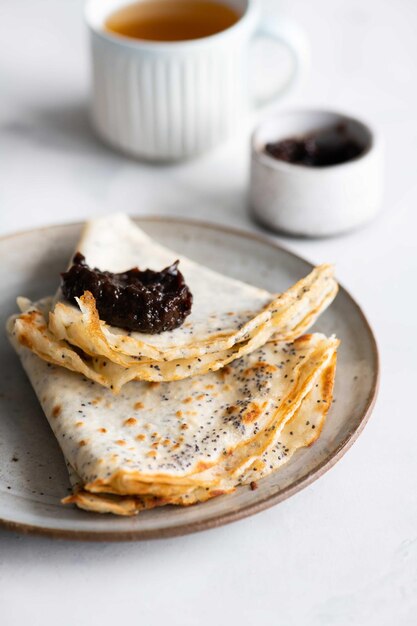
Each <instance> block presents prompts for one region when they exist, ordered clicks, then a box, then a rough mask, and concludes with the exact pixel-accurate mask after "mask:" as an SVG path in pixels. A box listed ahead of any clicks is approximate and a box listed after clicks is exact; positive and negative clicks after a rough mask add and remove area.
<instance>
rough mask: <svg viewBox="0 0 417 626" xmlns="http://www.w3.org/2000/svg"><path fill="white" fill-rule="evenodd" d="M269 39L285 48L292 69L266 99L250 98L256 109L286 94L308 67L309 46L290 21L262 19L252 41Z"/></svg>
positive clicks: (299, 30)
mask: <svg viewBox="0 0 417 626" xmlns="http://www.w3.org/2000/svg"><path fill="white" fill-rule="evenodd" d="M258 38H260V39H270V40H272V41H275V42H277V43H279V44H280V45H281V46H285V48H287V50H288V51H289V52H290V55H291V60H292V69H291V72H290V73H289V76H288V78H287V80H285V81H284V83H283V84H281V85H279V86H278V87H277V88H276V89H275V90H274V91H273V93H272V94H270V95H268V96H266V97H257V96H256V95H253V96H252V103H253V105H254V106H255V107H256V108H258V107H261V106H265V105H266V104H269V103H270V102H271V101H273V100H275V99H276V98H277V97H278V96H280V95H282V94H283V93H284V92H286V91H287V90H288V89H289V88H290V87H292V86H293V85H294V83H295V82H296V81H298V80H299V79H300V76H301V75H302V74H303V73H304V72H305V71H306V70H307V69H308V67H309V65H310V45H309V42H308V38H307V36H306V34H305V33H304V30H303V29H302V28H301V27H300V26H298V24H297V23H296V22H294V21H293V20H292V19H290V18H287V17H284V16H282V17H281V16H280V17H279V18H278V20H277V21H275V20H274V19H273V18H263V20H262V21H261V23H260V25H259V26H258V29H257V31H256V33H255V35H254V39H258Z"/></svg>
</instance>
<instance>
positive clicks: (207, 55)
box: [86, 0, 308, 161]
mask: <svg viewBox="0 0 417 626" xmlns="http://www.w3.org/2000/svg"><path fill="white" fill-rule="evenodd" d="M195 1H196V2H198V0H195ZM220 1H221V2H223V3H224V4H228V5H229V6H231V7H232V8H233V9H235V10H236V11H237V12H238V13H239V15H240V16H241V17H240V19H239V20H238V21H237V22H236V23H235V24H234V25H233V26H231V27H230V28H228V29H226V30H224V31H222V32H219V33H216V34H214V35H211V36H209V37H203V38H201V39H193V40H187V41H175V42H158V41H142V40H138V39H131V38H127V37H123V36H119V35H117V34H113V33H109V32H106V30H105V26H104V25H105V21H106V19H107V18H108V17H109V15H110V14H111V13H112V12H113V11H115V10H116V9H118V8H120V7H121V6H125V5H126V4H129V0H90V1H89V2H88V3H87V6H86V21H87V24H88V26H89V31H90V39H91V53H92V120H93V124H94V127H95V129H96V131H97V133H98V134H99V136H100V137H101V138H102V139H103V140H104V141H106V142H107V143H109V144H110V145H111V146H113V147H115V148H117V149H119V150H122V151H123V152H126V153H128V154H130V155H133V156H135V157H139V158H145V159H150V160H162V161H173V160H180V159H186V158H189V157H191V156H194V155H197V154H200V153H202V152H204V151H206V150H208V149H209V148H211V147H213V146H215V145H216V144H218V143H219V142H221V141H222V140H224V139H226V138H227V137H228V136H230V135H231V134H232V133H233V131H235V130H236V129H237V128H238V127H239V125H240V124H241V123H242V120H243V119H244V117H245V115H246V114H247V112H248V111H249V110H250V107H251V102H250V100H251V98H250V95H249V85H248V83H249V80H248V62H247V51H248V44H249V42H250V40H251V39H253V37H254V36H262V37H268V38H272V39H274V40H277V41H279V43H280V44H283V45H285V46H286V47H287V48H288V50H289V51H290V53H291V58H292V61H293V63H292V71H291V76H290V79H289V80H288V81H287V83H286V87H287V86H288V84H289V83H292V82H293V80H294V79H295V78H296V76H297V75H298V74H299V73H300V71H301V69H302V68H303V66H304V65H305V63H306V60H307V55H308V52H307V45H306V41H305V38H304V36H303V33H302V32H301V31H300V30H299V29H298V27H297V26H296V25H295V24H293V23H292V22H290V21H289V20H284V19H283V18H280V19H279V20H278V21H276V22H275V21H271V20H269V21H268V22H266V23H262V22H261V21H260V14H259V7H258V2H257V1H256V0H220ZM281 91H282V89H281ZM275 95H276V94H275Z"/></svg>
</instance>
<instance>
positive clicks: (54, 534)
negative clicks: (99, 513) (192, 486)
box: [0, 215, 380, 542]
mask: <svg viewBox="0 0 417 626" xmlns="http://www.w3.org/2000/svg"><path fill="white" fill-rule="evenodd" d="M131 217H132V219H133V220H134V221H136V222H138V223H141V222H156V223H158V222H165V223H171V224H175V225H181V224H183V225H184V226H187V225H189V226H197V227H199V228H205V229H208V230H212V231H217V232H221V233H223V234H230V235H233V236H237V237H241V238H242V239H251V240H253V241H258V242H259V243H262V244H264V245H267V246H270V247H271V248H274V249H276V250H281V251H283V252H285V253H287V254H289V255H290V256H292V257H294V258H296V259H297V260H299V261H302V262H303V263H306V264H307V265H309V266H310V267H313V264H312V263H311V262H310V261H308V260H307V259H305V258H304V257H302V256H300V255H299V254H296V253H295V252H293V251H292V250H290V249H288V248H287V247H286V246H283V245H281V244H280V243H277V242H275V241H274V240H273V239H271V238H269V237H268V236H267V235H263V234H259V233H254V232H250V231H245V230H241V229H239V228H233V227H230V226H223V225H221V224H216V223H210V222H206V221H200V220H193V219H188V218H180V217H179V218H176V217H169V216H163V215H161V216H160V215H144V216H137V215H136V216H135V215H133V216H131ZM82 224H83V223H82V222H65V223H62V224H59V223H58V224H50V225H48V226H42V227H39V228H31V229H27V230H22V231H17V232H14V233H10V234H6V235H3V236H2V237H0V245H1V243H2V242H3V241H5V240H9V239H14V238H16V239H17V238H18V237H21V236H25V235H29V234H30V233H33V232H35V231H36V232H43V231H48V230H50V229H52V228H56V227H62V228H65V227H68V228H71V227H81V226H82ZM339 287H340V291H341V292H343V293H344V294H345V295H346V296H347V297H348V298H349V299H350V300H351V302H352V304H353V306H354V307H355V309H356V311H357V313H358V315H359V317H360V318H361V320H362V322H363V326H364V329H365V331H366V332H367V334H368V337H369V340H370V345H371V349H372V356H373V358H374V362H375V369H374V371H373V380H372V384H371V390H370V394H369V399H368V402H367V405H366V406H365V409H364V411H363V414H362V416H361V418H360V420H359V422H358V423H357V425H356V427H354V428H352V429H351V430H350V431H349V432H348V433H347V435H346V437H345V438H344V440H343V441H342V442H341V443H340V444H339V446H338V447H337V448H336V449H335V450H334V451H333V452H332V453H331V454H330V455H329V456H328V457H327V458H326V459H324V460H323V461H322V462H321V463H319V464H318V465H317V466H316V467H315V468H313V469H312V470H311V471H310V472H308V473H307V474H306V475H305V476H303V477H301V478H299V479H298V480H296V481H295V482H294V483H292V484H291V485H289V486H288V487H286V488H284V489H283V490H282V491H280V492H279V493H277V494H273V495H268V496H266V497H265V498H264V499H263V500H261V501H260V502H257V503H254V504H248V505H247V506H244V507H242V508H240V509H238V510H235V511H231V512H228V513H224V514H220V515H218V516H217V517H216V518H213V519H210V520H205V521H202V522H198V521H195V522H192V523H188V524H181V525H179V526H177V527H175V528H166V529H154V530H133V531H126V530H123V531H99V532H90V531H79V530H67V529H66V530H63V529H60V528H50V527H49V528H44V527H42V526H35V525H33V524H23V523H21V522H15V521H13V520H8V519H5V518H0V526H1V527H3V528H6V529H8V530H11V531H14V532H19V533H22V534H27V535H28V534H30V535H39V536H44V537H45V536H46V537H50V538H54V539H68V540H73V541H74V540H75V541H115V542H117V541H141V540H148V539H164V538H168V537H178V536H182V535H188V534H191V533H196V532H200V531H202V530H209V529H210V528H218V527H219V526H223V525H225V524H229V523H231V522H235V521H238V520H240V519H244V518H245V517H249V516H250V515H254V514H255V513H260V512H261V511H264V510H265V509H268V508H270V507H272V506H274V505H275V504H278V503H279V502H282V501H283V500H286V499H287V498H290V497H291V496H293V495H294V494H296V493H297V492H298V491H301V490H302V489H304V488H305V487H308V485H311V483H313V482H314V481H316V480H317V479H318V478H320V477H321V476H322V475H323V474H325V473H326V472H327V471H328V470H329V469H331V468H332V467H333V466H334V465H335V464H336V463H337V462H338V461H339V460H340V459H341V458H342V456H343V455H344V454H345V453H346V452H347V451H348V450H349V448H350V447H351V446H352V445H353V443H354V442H355V441H356V439H357V438H358V437H359V435H360V434H361V432H362V431H363V429H364V428H365V426H366V424H367V422H368V420H369V418H370V416H371V413H372V410H373V407H374V405H375V402H376V398H377V395H378V389H379V381H380V359H379V351H378V345H377V342H376V339H375V335H374V332H373V330H372V328H371V325H370V324H369V322H368V319H367V318H366V316H365V314H364V312H363V311H362V309H361V307H360V306H359V304H358V303H357V302H356V300H355V299H354V298H353V297H352V296H351V295H350V293H349V291H348V290H347V289H345V288H344V287H343V286H342V285H341V284H340V283H339ZM196 506H198V505H196Z"/></svg>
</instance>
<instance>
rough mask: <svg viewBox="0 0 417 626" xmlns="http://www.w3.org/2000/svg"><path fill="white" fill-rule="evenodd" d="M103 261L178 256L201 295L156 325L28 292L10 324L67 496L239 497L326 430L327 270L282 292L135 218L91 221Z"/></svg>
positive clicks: (131, 506) (87, 298) (96, 263)
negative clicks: (160, 240)
mask: <svg viewBox="0 0 417 626" xmlns="http://www.w3.org/2000/svg"><path fill="white" fill-rule="evenodd" d="M77 250H78V251H80V252H81V253H82V254H83V255H84V256H85V258H86V262H87V263H88V264H89V265H90V266H92V267H98V268H100V269H102V270H108V271H112V272H121V271H126V270H127V269H128V268H131V267H135V266H138V267H140V268H145V267H151V268H153V269H154V268H155V269H160V268H161V267H165V266H167V265H170V264H171V263H172V262H173V261H174V260H176V259H179V261H180V265H179V267H180V269H181V272H182V274H183V275H184V277H185V280H186V282H187V284H188V286H189V288H190V290H191V292H192V294H193V308H192V312H191V315H190V316H189V317H187V318H186V321H185V323H183V325H182V326H180V327H179V328H176V329H175V330H172V331H165V332H163V333H160V334H144V333H138V332H131V331H129V332H128V331H126V330H123V329H121V328H116V327H112V326H110V325H108V324H106V323H105V322H104V321H102V320H100V318H99V313H98V311H97V307H96V302H95V299H94V297H93V295H92V294H91V293H89V292H85V293H84V294H83V295H82V296H81V297H80V298H78V299H77V305H74V304H71V303H69V302H67V301H65V300H64V298H63V296H62V293H61V292H60V290H59V291H58V293H57V294H56V296H55V297H49V298H45V299H43V300H41V301H40V302H38V303H31V302H30V301H28V300H26V299H23V298H20V299H19V306H20V308H21V311H22V313H21V314H20V315H16V316H13V317H12V318H11V319H10V320H9V322H8V333H9V337H10V339H11V341H12V344H13V346H14V347H15V349H16V351H17V352H18V354H19V356H20V358H21V360H22V363H23V366H24V368H25V370H26V372H27V374H28V376H29V379H30V381H31V383H32V385H33V387H34V389H35V392H36V394H37V396H38V398H39V401H40V403H41V405H42V407H43V410H44V412H45V415H46V417H47V418H48V421H49V423H50V425H51V428H52V430H53V432H54V434H55V436H56V437H57V439H58V442H59V444H60V446H61V448H62V451H63V453H64V456H65V459H66V461H67V464H68V468H69V472H70V478H71V482H72V483H73V495H71V496H69V497H68V498H66V499H65V500H64V501H65V502H73V503H75V504H77V505H78V506H79V507H81V508H84V509H87V510H91V511H98V512H111V513H115V514H120V515H131V514H134V513H137V512H138V511H140V510H142V509H148V508H152V507H155V506H161V505H165V504H177V505H188V504H193V503H196V502H202V501H204V500H207V499H209V498H212V497H213V496H217V495H220V494H224V493H229V492H232V491H234V490H235V489H236V487H237V486H239V485H243V484H249V483H254V482H256V481H257V480H258V479H260V478H262V477H264V476H266V475H268V474H270V473H271V472H272V471H275V470H277V469H278V468H279V467H281V465H282V464H283V463H285V462H287V461H288V460H289V458H290V457H291V455H292V454H293V453H294V452H295V451H296V450H297V449H299V448H301V447H303V446H307V445H310V444H311V443H312V442H313V441H315V439H316V438H317V437H318V436H319V434H320V431H321V428H322V426H323V423H324V419H325V416H326V413H327V411H328V409H329V406H330V403H331V399H332V388H333V381H334V374H335V365H336V350H337V346H338V343H339V342H338V340H337V339H336V338H334V337H331V338H327V337H325V336H324V335H322V334H319V333H315V334H308V335H306V334H304V333H305V332H306V330H307V329H308V328H309V327H310V326H311V325H312V324H313V323H314V322H315V320H316V319H317V317H318V316H319V315H320V313H321V312H322V311H323V310H324V309H325V308H326V307H327V306H328V305H329V304H330V302H331V301H332V300H333V298H334V297H335V295H336V293H337V284H336V282H335V280H334V278H333V272H332V268H331V266H328V265H323V266H320V267H318V268H316V269H314V270H313V271H312V272H311V274H309V275H308V276H307V277H306V278H304V279H303V280H301V281H300V282H298V283H297V284H296V285H294V286H293V287H291V288H290V289H289V290H288V291H286V292H284V293H282V294H277V295H276V294H271V293H269V292H267V291H265V290H262V289H258V288H256V287H253V286H250V285H247V284H244V283H242V282H240V281H237V280H233V279H230V278H227V277H225V276H222V275H220V274H218V273H216V272H213V271H212V270H209V269H208V268H205V267H203V266H201V265H198V264H196V263H194V262H193V261H190V260H189V259H186V258H185V257H182V256H181V255H178V254H177V253H175V252H173V251H171V250H168V249H166V248H163V247H162V246H160V245H159V244H157V243H156V242H154V241H153V240H152V239H150V238H149V237H148V236H147V235H146V234H145V233H144V232H142V231H141V230H140V229H139V228H138V227H137V226H135V225H134V224H133V223H132V222H131V221H130V220H129V219H128V218H127V217H126V216H124V215H114V216H110V217H106V218H101V219H99V220H95V221H93V222H90V223H89V224H88V225H87V227H86V228H85V230H84V234H83V236H82V238H81V241H80V242H79V244H78V246H77Z"/></svg>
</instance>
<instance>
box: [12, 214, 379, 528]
mask: <svg viewBox="0 0 417 626" xmlns="http://www.w3.org/2000/svg"><path fill="white" fill-rule="evenodd" d="M138 223H139V224H140V226H141V227H143V229H144V230H145V231H146V232H147V233H149V234H150V235H151V236H152V237H154V238H155V239H157V240H159V241H160V242H162V243H163V244H166V245H167V246H169V247H171V248H173V249H174V250H179V251H181V252H182V253H183V254H186V255H187V256H189V257H191V258H192V259H194V260H196V261H198V262H200V263H203V264H205V265H207V266H208V267H212V268H213V269H215V270H217V271H219V272H223V273H224V274H227V275H229V276H233V277H234V278H239V279H241V280H244V281H247V282H249V283H252V284H254V285H256V286H258V287H263V288H265V289H268V290H269V291H272V292H277V291H281V290H284V289H287V288H288V287H289V286H290V285H291V284H292V283H294V282H295V281H297V280H298V279H300V278H301V277H303V276H305V275H306V274H307V273H308V272H309V271H310V270H311V265H310V264H309V263H308V262H307V261H304V260H303V259H301V258H299V257H297V256H295V255H294V254H292V253H290V252H289V251H287V250H284V249H282V248H280V247H279V246H277V245H275V244H274V243H271V242H270V241H268V240H267V239H264V238H262V237H259V236H255V235H249V234H244V233H240V232H238V231H233V230H229V229H225V228H222V227H219V226H209V225H205V224H201V223H198V222H190V221H181V220H167V219H157V218H150V219H140V220H138ZM80 229H81V225H79V224H77V225H74V224H70V225H65V226H53V227H50V228H45V229H40V230H33V231H30V232H24V233H20V234H17V235H13V236H10V237H5V238H3V239H2V240H0V284H1V286H2V298H1V304H0V324H1V328H4V324H5V321H6V319H7V317H8V315H10V314H11V313H13V312H15V311H16V304H15V301H16V296H18V295H25V296H27V297H29V298H32V299H38V298H40V297H42V296H45V295H47V294H51V293H53V292H54V291H55V288H56V286H57V279H58V273H59V271H62V270H63V269H64V268H65V266H66V263H67V261H68V259H69V257H70V255H71V253H72V252H73V250H74V248H75V245H76V241H77V239H78V236H79V233H80ZM316 328H317V330H320V331H323V332H324V333H326V334H328V335H330V334H332V333H335V334H336V335H337V336H338V337H339V338H340V339H341V341H342V343H341V347H340V350H339V356H338V365H337V375H336V387H335V399H336V402H335V403H333V405H332V407H331V410H330V412H329V415H328V418H327V421H326V425H325V428H324V429H323V432H322V435H321V437H320V438H319V440H318V441H317V442H316V443H315V444H314V445H313V446H312V447H311V448H306V449H303V450H300V451H299V452H297V453H296V455H295V456H294V457H293V458H292V459H291V461H290V462H289V463H288V464H287V465H285V466H284V467H283V468H282V469H281V470H280V471H279V472H277V473H275V474H273V475H271V476H269V477H268V478H265V479H263V480H261V481H260V482H259V487H258V489H257V490H255V491H251V490H250V489H249V488H248V487H241V488H239V489H238V490H237V491H236V492H235V493H234V494H232V495H227V496H221V497H219V498H214V499H213V500H210V501H208V502H206V503H204V504H198V505H195V506H191V507H185V508H179V507H178V508H177V507H162V508H160V509H155V510H152V511H145V512H143V513H140V514H139V515H138V516H136V517H132V518H118V517H115V516H112V515H97V514H94V513H87V512H84V511H81V510H78V509H75V508H72V507H70V506H63V505H62V504H60V498H61V497H62V496H63V495H65V494H66V493H67V491H70V489H69V482H68V476H67V472H66V468H65V465H64V461H63V457H62V455H61V452H60V450H59V447H58V444H57V443H56V441H55V438H54V436H53V435H52V432H51V431H50V429H49V426H48V422H47V421H46V419H45V417H44V415H43V413H42V411H41V408H40V406H39V404H38V401H37V399H36V397H35V394H34V392H33V391H32V388H31V386H30V384H29V382H28V380H27V379H26V376H25V374H24V372H23V369H22V368H21V365H20V362H19V360H18V358H17V356H16V355H15V353H14V352H13V350H12V349H11V347H10V345H9V343H8V341H7V339H6V337H5V334H4V333H3V332H2V334H1V335H0V367H1V370H0V371H1V373H2V374H1V377H0V378H1V381H0V520H1V521H2V523H3V524H4V525H5V526H7V527H9V528H12V529H18V530H22V531H25V532H38V533H44V534H48V535H54V536H61V537H66V538H71V539H103V540H104V539H105V540H109V539H114V540H125V539H144V538H153V537H166V536H171V535H180V534H185V533H190V532H194V531H197V530H202V529H205V528H210V527H213V526H218V525H220V524H225V523H226V522H231V521H233V520H236V519H239V518H242V517H245V516H247V515H250V514H252V513H256V512H258V511H261V510H262V509H265V508H267V507H269V506H271V505H273V504H276V503H277V502H280V501H281V500H284V499H285V498H288V497H289V496H291V495H292V494H294V493H295V492H297V491H299V490H300V489H302V488H303V487H305V486H306V485H308V484H309V483H311V482H312V481H313V480H315V479H316V478H318V477H319V476H321V475H322V474H323V473H324V472H325V471H326V470H327V469H329V468H330V467H331V466H332V465H333V464H334V463H335V462H336V461H337V460H338V459H339V458H340V457H341V456H342V454H343V453H344V452H345V451H346V449H347V448H348V447H349V445H350V444H351V443H352V442H353V441H354V439H355V438H356V437H357V436H358V434H359V432H360V431H361V429H362V428H363V426H364V424H365V422H366V420H367V418H368V416H369V413H370V410H371V407H372V405H373V402H374V400H375V395H376V389H377V382H378V355H377V349H376V344H375V339H374V337H373V334H372V331H371V329H370V327H369V325H368V323H367V321H366V319H365V317H364V315H363V314H362V312H361V310H360V309H359V307H358V305H357V304H356V303H355V302H354V300H353V299H352V298H351V296H350V295H349V294H348V293H347V291H345V290H344V289H341V290H340V292H339V294H338V296H337V298H336V300H335V302H334V303H333V304H332V305H331V307H330V308H329V309H328V310H327V311H326V313H325V314H324V315H322V317H321V318H320V319H319V321H318V323H317V325H316Z"/></svg>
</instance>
